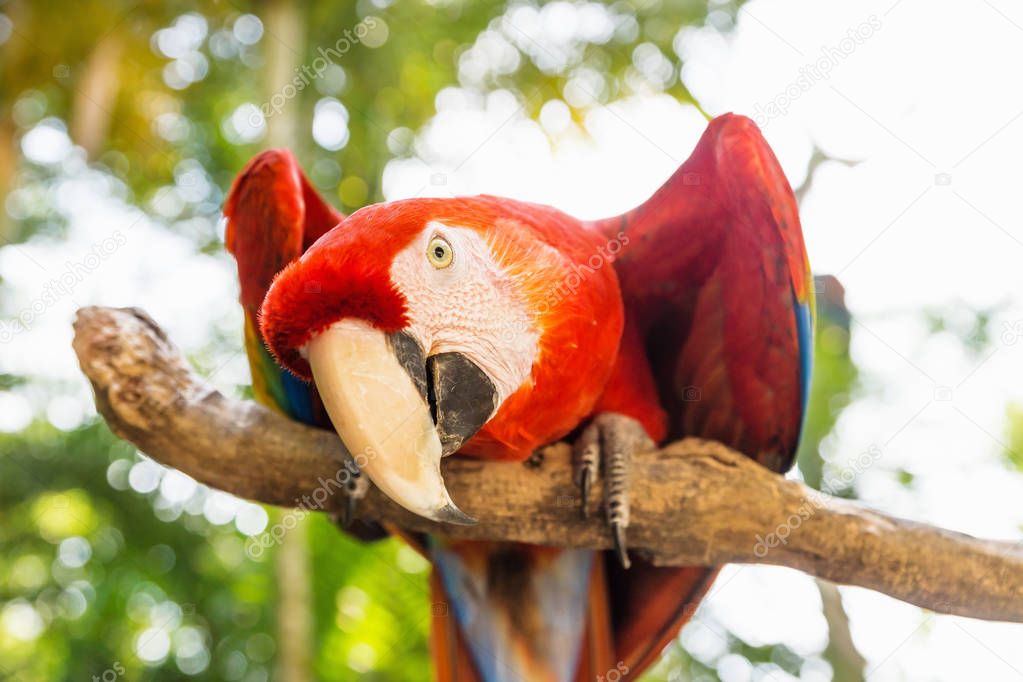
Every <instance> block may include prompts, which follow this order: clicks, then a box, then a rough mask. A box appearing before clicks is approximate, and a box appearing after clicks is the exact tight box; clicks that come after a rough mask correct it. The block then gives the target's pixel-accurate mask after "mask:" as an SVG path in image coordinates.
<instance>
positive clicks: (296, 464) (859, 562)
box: [74, 308, 1023, 622]
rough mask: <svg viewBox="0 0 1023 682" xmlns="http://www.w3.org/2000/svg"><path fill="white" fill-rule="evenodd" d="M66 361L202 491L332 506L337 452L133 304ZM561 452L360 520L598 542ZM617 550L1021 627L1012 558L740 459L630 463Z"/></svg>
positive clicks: (691, 447) (703, 452)
mask: <svg viewBox="0 0 1023 682" xmlns="http://www.w3.org/2000/svg"><path fill="white" fill-rule="evenodd" d="M74 348H75V352H76V353H77V354H78V359H79V362H80V363H81V366H82V370H83V371H84V372H85V374H86V376H88V378H89V380H90V381H91V382H92V385H93V388H94V390H95V393H96V405H97V407H98V409H99V411H100V413H101V414H102V415H103V416H104V417H105V418H106V420H107V423H108V424H109V425H110V428H111V429H112V430H113V431H114V433H116V434H117V435H119V436H120V437H122V438H124V439H126V440H129V441H131V442H132V443H134V444H135V445H136V446H138V447H139V448H140V449H141V450H143V451H145V452H146V453H147V454H149V455H150V456H152V457H153V458H155V459H156V460H158V461H160V462H163V463H164V464H166V465H168V466H172V467H175V468H177V469H180V470H181V471H183V472H185V473H186V474H188V475H190V476H192V477H193V478H195V479H197V480H199V481H202V482H203V483H206V484H208V485H210V486H213V487H215V488H220V489H222V490H226V491H228V492H231V493H234V494H235V495H239V496H241V497H246V498H249V499H252V500H257V501H260V502H265V503H269V504H276V505H284V506H302V507H305V508H308V509H322V510H324V511H328V512H334V511H339V510H340V509H341V508H342V505H343V503H344V496H343V494H338V491H339V489H340V485H339V484H338V481H343V480H345V479H344V477H345V476H346V475H347V474H345V473H344V469H343V467H342V464H341V462H342V460H341V457H340V455H341V453H342V452H343V451H342V445H341V442H340V441H339V440H338V438H337V436H336V435H334V434H333V433H332V432H328V431H322V430H318V429H313V428H309V427H306V426H303V425H301V424H298V423H296V422H293V421H291V420H289V419H287V418H285V417H283V416H281V415H279V414H277V413H275V412H273V411H271V410H269V409H266V408H264V407H262V406H260V405H257V404H256V403H253V402H245V401H238V400H233V399H230V398H226V397H225V396H223V395H222V394H220V393H218V392H217V391H215V390H213V389H212V388H210V387H209V386H207V385H206V384H205V383H204V381H203V379H201V378H200V377H198V376H197V375H196V374H195V373H194V372H192V370H191V369H190V368H189V367H188V365H187V363H186V362H185V360H184V359H183V358H182V357H181V355H180V353H179V352H178V350H177V349H176V348H175V347H174V346H173V345H172V344H171V343H170V342H169V341H168V339H167V338H166V336H165V335H164V333H163V332H162V331H161V330H160V329H159V327H157V325H156V324H155V323H154V322H153V321H152V320H151V319H149V317H148V316H146V315H145V314H144V313H142V312H141V311H139V310H135V309H112V308H83V309H82V310H80V311H79V312H78V318H77V320H76V321H75V340H74ZM569 457H570V453H569V448H568V447H567V446H565V445H563V444H559V445H555V446H551V447H549V448H547V449H546V450H545V451H544V457H543V461H542V462H540V463H539V464H535V463H533V464H532V465H524V464H517V463H498V462H481V461H478V460H472V459H462V458H457V457H453V458H449V459H448V460H445V463H444V464H445V466H444V479H445V481H446V482H447V486H448V489H449V490H450V491H451V495H452V497H453V498H454V500H455V501H456V502H457V503H458V505H459V506H460V507H461V508H462V509H464V510H465V511H466V512H467V513H469V514H471V515H473V516H475V517H476V518H478V519H479V520H480V523H479V524H478V525H476V526H443V527H442V526H440V525H438V524H435V523H432V522H430V521H427V520H425V519H422V518H419V517H417V516H414V515H412V514H410V513H408V512H406V511H405V510H403V509H401V508H399V507H398V506H396V505H394V504H393V503H391V502H390V501H389V500H387V499H386V498H385V497H384V496H383V495H381V494H380V493H379V492H378V491H376V490H371V491H370V493H369V495H368V496H367V497H366V498H365V499H364V500H362V501H361V502H360V503H359V514H360V516H361V517H363V518H366V519H371V520H376V521H385V522H391V523H394V524H396V525H398V526H400V527H403V528H407V529H409V530H414V531H429V532H438V533H443V534H445V535H447V536H449V537H453V538H466V539H487V540H505V541H514V542H527V543H535V544H544V545H555V546H561V547H590V548H599V549H604V548H609V547H610V546H611V542H610V537H609V535H608V533H607V530H606V528H605V525H604V523H603V516H602V514H601V513H600V512H599V500H600V499H601V496H602V494H603V492H602V490H600V489H599V487H598V488H597V489H596V490H595V492H594V494H593V495H592V498H593V499H592V502H591V504H592V507H593V508H592V511H593V514H591V518H590V520H588V521H585V520H583V519H581V518H580V515H579V511H578V509H577V504H578V497H577V493H576V490H575V487H574V486H573V485H572V481H571V473H570V466H569ZM631 477H632V478H631V499H632V522H631V525H630V527H629V541H630V545H631V547H632V548H633V549H634V551H636V552H637V553H640V554H641V555H643V556H645V557H646V558H647V559H649V560H651V561H653V562H654V563H656V564H659V565H693V564H696V565H718V564H724V563H733V562H735V563H761V564H775V565H780V566H789V567H792V568H797V569H800V570H802V571H805V572H807V573H809V574H811V575H815V576H818V577H821V578H826V579H828V580H832V581H834V582H839V583H846V584H851V585H859V586H862V587H868V588H871V589H874V590H878V591H880V592H884V593H886V594H889V595H891V596H893V597H896V598H898V599H901V600H903V601H908V602H911V603H914V604H917V605H919V606H922V607H925V608H928V609H931V610H933V611H938V612H942V613H954V614H959V615H963V616H972V617H976V618H986V619H992V620H1009V621H1016V622H1023V549H1021V546H1020V545H1013V544H1010V543H1005V542H994V541H990V540H980V539H977V538H973V537H970V536H968V535H963V534H961V533H955V532H952V531H947V530H942V529H940V528H934V527H931V526H927V525H924V524H920V523H915V522H912V521H905V520H901V519H896V518H892V517H889V516H886V515H883V514H880V513H877V512H874V511H871V510H869V509H866V508H864V507H862V506H860V505H857V504H853V503H850V502H848V501H845V500H840V499H833V498H828V497H826V496H822V495H820V494H819V493H816V492H814V491H812V490H810V489H809V488H807V487H806V486H804V485H802V484H801V483H799V482H797V481H791V480H785V479H784V478H783V477H781V476H779V475H778V474H775V473H773V472H771V471H768V470H767V469H765V468H763V467H761V466H760V465H758V464H756V463H754V462H753V461H752V460H750V459H748V458H746V457H744V456H743V455H741V454H739V453H737V452H734V451H732V450H729V449H728V448H726V447H724V446H722V445H719V444H717V443H712V442H708V441H700V440H694V439H688V440H684V441H680V442H678V443H672V444H671V445H668V446H667V447H665V448H664V449H662V450H660V451H659V452H652V453H649V454H646V455H642V456H639V457H636V458H634V460H633V468H632V473H631Z"/></svg>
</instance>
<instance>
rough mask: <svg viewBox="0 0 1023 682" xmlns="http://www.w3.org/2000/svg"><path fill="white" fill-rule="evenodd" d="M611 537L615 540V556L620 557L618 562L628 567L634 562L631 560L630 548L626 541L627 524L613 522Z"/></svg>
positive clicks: (623, 566)
mask: <svg viewBox="0 0 1023 682" xmlns="http://www.w3.org/2000/svg"><path fill="white" fill-rule="evenodd" d="M611 539H612V540H613V542H614V550H615V556H617V557H618V562H619V563H620V564H621V565H622V568H628V567H629V566H631V565H632V562H631V561H630V560H629V550H628V546H627V543H626V541H625V526H623V525H622V524H620V523H612V524H611Z"/></svg>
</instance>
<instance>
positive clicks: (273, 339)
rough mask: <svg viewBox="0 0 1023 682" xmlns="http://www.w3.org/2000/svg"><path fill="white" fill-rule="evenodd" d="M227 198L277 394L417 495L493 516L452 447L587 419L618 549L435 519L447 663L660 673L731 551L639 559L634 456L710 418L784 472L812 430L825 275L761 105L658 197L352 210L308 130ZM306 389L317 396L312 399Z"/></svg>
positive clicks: (471, 672)
mask: <svg viewBox="0 0 1023 682" xmlns="http://www.w3.org/2000/svg"><path fill="white" fill-rule="evenodd" d="M225 213H226V214H227V217H228V247H229V248H230V249H231V251H232V252H233V253H234V254H235V256H236V258H237V260H238V267H239V276H240V278H241V281H242V302H243V304H244V305H245V307H246V311H247V318H248V319H249V320H250V322H249V325H248V327H249V332H250V336H252V337H253V338H255V336H256V332H257V330H256V328H255V326H254V325H253V324H252V323H251V315H252V314H253V312H254V311H255V309H256V308H257V307H258V308H259V330H258V332H259V336H260V338H261V339H262V340H263V341H264V342H265V344H266V348H267V349H268V350H269V352H270V353H271V354H272V356H273V357H272V358H270V357H269V356H268V355H267V354H266V351H265V349H264V348H262V347H260V346H259V345H258V344H250V346H249V354H250V360H251V361H252V362H253V365H254V374H255V373H256V372H257V371H258V372H261V373H263V374H264V375H270V376H272V377H275V378H276V379H279V380H280V381H279V383H280V385H282V386H283V390H280V391H278V392H276V393H275V392H274V390H273V387H275V386H277V385H278V384H277V383H274V382H273V381H267V382H266V384H264V388H263V389H261V388H260V382H261V380H260V379H254V385H256V388H257V396H259V397H261V398H262V399H264V400H267V399H269V400H272V401H273V402H275V403H276V404H277V405H278V406H279V407H280V408H281V409H284V410H285V411H286V412H288V413H289V414H291V415H292V416H293V417H295V418H298V419H303V420H305V421H308V422H310V423H314V424H318V425H320V426H327V425H328V422H327V421H326V419H325V418H324V416H323V413H322V412H321V413H320V414H319V416H317V414H316V409H315V408H316V406H318V405H320V404H321V403H320V399H321V398H322V407H323V408H324V411H325V413H326V417H327V418H329V423H330V424H332V425H333V427H334V428H335V429H336V431H337V432H338V434H339V435H340V437H341V440H342V441H343V443H344V444H345V446H346V447H347V449H348V450H349V452H350V453H351V454H352V455H353V456H355V457H356V459H357V461H359V462H360V465H361V471H362V472H363V473H365V474H366V475H368V477H369V479H371V480H372V482H373V483H374V484H375V485H376V486H377V487H379V488H380V489H381V491H382V492H384V493H385V494H387V495H388V496H389V497H391V499H393V500H394V501H395V502H397V503H398V504H400V505H402V506H404V507H406V508H407V509H409V510H410V511H413V512H415V513H417V514H420V515H422V516H424V517H427V518H431V519H434V520H437V521H441V522H447V523H472V522H473V519H472V518H471V517H469V516H468V515H466V514H465V513H463V512H462V511H461V510H459V509H458V507H457V506H456V505H455V503H454V501H453V500H452V499H451V498H450V496H449V495H448V492H447V490H446V488H445V487H444V482H443V479H442V477H441V473H440V460H441V458H442V457H444V456H448V455H456V456H467V457H477V458H483V459H492V460H517V461H523V460H525V459H527V458H528V457H530V456H531V455H532V454H533V453H534V452H535V451H536V450H537V449H538V448H540V447H541V446H543V445H546V444H548V443H551V442H554V441H557V440H559V439H563V438H566V437H574V443H575V445H574V449H575V453H576V458H575V461H576V465H575V466H576V471H575V475H576V481H577V484H578V485H579V486H580V487H581V488H582V493H583V504H584V507H585V501H586V496H587V495H588V493H589V488H590V484H591V483H592V481H593V480H594V479H595V477H596V476H598V475H603V476H604V477H605V479H606V486H605V488H606V490H608V493H607V496H606V499H605V501H604V508H605V513H606V517H607V522H608V524H609V525H610V528H611V530H612V535H613V537H614V539H615V551H614V552H594V551H590V550H563V549H555V548H545V547H535V546H526V545H516V544H509V543H482V542H455V541H450V540H446V539H445V538H443V537H439V536H438V537H431V538H428V539H427V541H426V543H425V551H426V552H427V554H428V556H429V558H430V559H431V560H432V562H433V564H434V568H435V570H434V574H433V579H432V587H433V589H434V590H435V591H436V593H437V595H436V598H437V600H438V601H444V602H446V603H448V604H450V605H451V611H452V613H453V615H454V618H448V619H436V621H437V622H441V623H445V622H446V626H441V627H438V628H437V629H435V631H434V632H433V633H432V637H431V639H432V648H433V655H434V659H435V661H436V673H437V678H438V679H439V680H441V681H449V680H458V681H459V682H465V681H467V680H469V681H474V680H480V681H482V682H493V681H499V680H529V681H531V682H532V681H533V680H552V681H554V680H557V681H570V680H586V679H589V680H592V679H600V678H604V679H625V678H629V679H632V678H635V677H638V675H639V673H640V672H641V671H642V670H643V669H644V668H646V667H647V666H648V665H650V664H651V663H652V662H653V661H654V660H655V659H656V657H657V656H658V655H659V653H660V652H661V651H662V649H663V648H664V646H665V645H666V644H667V643H668V642H670V641H671V640H672V638H673V637H675V635H676V633H677V632H678V630H679V628H680V627H681V626H682V624H683V623H684V622H685V621H686V619H687V618H688V617H689V616H690V615H691V614H692V612H693V608H694V607H695V605H696V604H697V603H698V601H699V599H700V598H701V597H702V596H703V594H704V593H705V591H706V589H707V588H708V587H709V585H710V582H711V581H712V580H713V577H714V576H715V574H716V570H715V569H713V568H706V567H688V568H659V567H654V566H651V565H649V564H648V563H646V562H645V561H643V560H642V559H636V560H635V561H632V562H630V561H629V557H628V555H627V539H626V529H627V527H628V523H629V508H628V467H629V460H630V457H631V456H632V455H634V454H638V453H640V452H643V451H645V450H648V449H650V448H651V447H652V446H653V444H655V443H662V442H664V441H666V440H669V439H675V438H679V437H682V436H700V437H704V438H712V439H715V440H718V441H721V442H723V443H725V444H727V445H730V446H732V447H734V448H737V449H739V450H741V451H742V452H744V453H746V454H747V455H749V456H750V457H752V458H754V459H756V460H757V461H758V462H760V463H762V464H764V465H765V466H768V467H771V468H772V469H775V470H779V471H781V470H784V469H786V468H788V466H789V465H790V464H791V461H792V457H793V455H794V453H795V450H796V445H797V442H798V439H799V433H800V429H801V423H802V415H803V412H804V409H805V404H806V398H807V393H808V381H809V372H810V360H811V355H810V353H811V347H812V344H811V341H812V308H813V292H812V284H811V277H810V270H809V267H808V264H807V258H806V252H805V248H804V245H803V238H802V234H801V231H800V226H799V218H798V214H797V211H796V204H795V199H794V197H793V194H792V191H791V189H790V188H789V185H788V183H787V182H786V180H785V177H784V175H783V174H782V171H781V169H780V167H779V166H778V162H777V160H776V159H775V157H774V155H773V154H772V152H771V150H770V149H769V147H768V146H767V143H766V142H765V141H764V139H763V137H762V136H761V134H760V132H759V131H758V129H757V128H756V126H755V125H754V124H753V123H752V122H751V121H750V120H749V119H747V118H744V117H741V116H735V115H724V116H721V117H719V118H716V119H714V120H713V121H712V122H711V123H710V125H709V126H708V128H707V130H706V132H705V133H704V135H703V137H702V138H701V139H700V141H699V143H698V145H697V147H696V149H695V150H694V152H693V154H692V156H691V157H690V158H689V159H688V160H687V161H686V162H685V163H684V164H683V165H682V167H681V168H680V169H679V170H678V171H677V172H676V173H675V174H674V175H673V176H672V177H671V178H670V179H669V180H668V181H667V183H665V185H664V186H663V187H662V188H661V189H660V190H658V191H657V192H656V193H655V194H654V195H653V196H652V197H651V198H650V199H649V200H648V201H647V202H645V203H644V204H642V205H641V206H639V207H638V208H636V209H634V210H632V211H630V212H628V213H626V214H624V215H621V216H617V217H614V218H609V219H606V220H600V221H593V222H582V221H579V220H576V219H574V218H571V217H569V216H567V215H565V214H564V213H561V212H560V211H557V210H555V209H553V208H549V207H545V206H538V205H534V204H528V203H523V202H519V201H513V200H510V199H503V198H498V197H491V196H478V197H471V198H456V199H409V200H404V201H396V202H391V203H385V204H377V205H373V206H368V207H366V208H363V209H361V210H359V211H356V212H355V213H353V214H352V215H350V216H348V217H347V218H342V217H341V216H340V215H338V214H336V213H333V212H332V210H331V209H329V208H328V207H326V205H325V204H324V203H323V202H322V201H321V200H320V199H318V198H317V197H316V196H315V193H314V192H312V190H310V188H309V184H308V182H307V181H305V179H304V178H303V177H302V176H301V171H300V170H299V169H298V167H297V165H296V164H295V162H294V160H293V159H292V158H291V156H290V155H289V154H287V153H286V152H267V153H265V154H263V155H261V156H259V157H257V158H256V159H255V160H253V161H252V162H251V163H250V165H249V167H248V168H247V169H246V170H245V171H244V172H243V173H242V175H241V176H240V177H239V179H238V180H237V181H236V182H235V185H234V187H233V188H232V191H231V195H230V197H229V199H228V204H227V207H226V208H225ZM331 223H335V224H336V226H335V225H332V224H331ZM321 235H322V236H321ZM314 240H315V243H313V242H314ZM299 254H301V255H299ZM278 271H279V273H278ZM275 275H276V276H275ZM271 279H272V285H270V286H268V285H269V283H270V281H271ZM274 360H275V361H276V362H274ZM282 368H283V369H282ZM288 372H290V373H291V374H293V375H294V377H291V376H289V374H288ZM296 377H297V379H296ZM299 380H301V381H303V382H310V383H302V384H300V383H299ZM267 387H269V390H268V389H267ZM293 394H296V395H297V396H298V399H299V400H305V401H306V404H307V405H309V406H311V409H310V410H308V411H306V412H296V411H294V410H293V409H292V407H291V403H290V402H289V401H290V400H291V396H292V395H293ZM630 563H631V566H630Z"/></svg>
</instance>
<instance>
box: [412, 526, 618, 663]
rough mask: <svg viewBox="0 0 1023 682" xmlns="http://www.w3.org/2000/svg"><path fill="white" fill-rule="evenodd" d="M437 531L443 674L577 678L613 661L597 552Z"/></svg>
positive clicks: (438, 650) (437, 628) (438, 645)
mask: <svg viewBox="0 0 1023 682" xmlns="http://www.w3.org/2000/svg"><path fill="white" fill-rule="evenodd" d="M430 540H431V548H430V554H431V560H432V561H433V564H434V578H433V581H432V583H431V585H432V587H433V599H434V603H433V609H434V614H435V620H434V623H433V626H434V627H433V630H432V635H431V646H432V648H433V655H434V658H435V661H436V664H435V665H436V673H437V680H438V682H511V681H513V680H530V682H574V681H575V680H580V679H594V678H593V677H592V676H588V675H583V676H582V677H579V676H578V675H579V674H580V671H583V670H585V671H587V672H588V671H589V670H590V669H591V668H595V669H597V670H600V671H601V672H603V671H606V670H608V669H609V667H613V665H614V664H613V662H611V663H609V662H608V661H606V660H605V659H610V657H611V653H610V652H611V650H612V647H611V644H610V641H611V638H610V628H609V618H608V607H607V603H606V594H607V593H606V589H605V585H604V584H603V570H602V567H600V568H596V564H598V563H600V562H599V560H598V557H599V555H598V554H597V553H595V552H593V551H591V550H575V549H567V550H559V549H552V548H545V547H537V546H528V545H513V544H508V543H484V542H446V541H444V540H442V539H438V538H434V537H431V538H430ZM595 599H596V600H597V601H598V604H597V605H596V607H594V606H593V605H592V604H591V602H592V601H594V600H595ZM436 614H445V615H446V617H444V618H440V617H436ZM593 616H596V619H594V618H593ZM601 619H602V620H603V623H600V622H599V621H600V620H601ZM595 620H596V621H598V622H594V621H595Z"/></svg>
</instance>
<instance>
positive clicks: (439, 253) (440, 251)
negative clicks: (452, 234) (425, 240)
mask: <svg viewBox="0 0 1023 682" xmlns="http://www.w3.org/2000/svg"><path fill="white" fill-rule="evenodd" d="M433 256H434V258H436V259H437V260H440V259H441V258H443V257H444V247H443V246H440V245H438V246H435V247H433Z"/></svg>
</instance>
